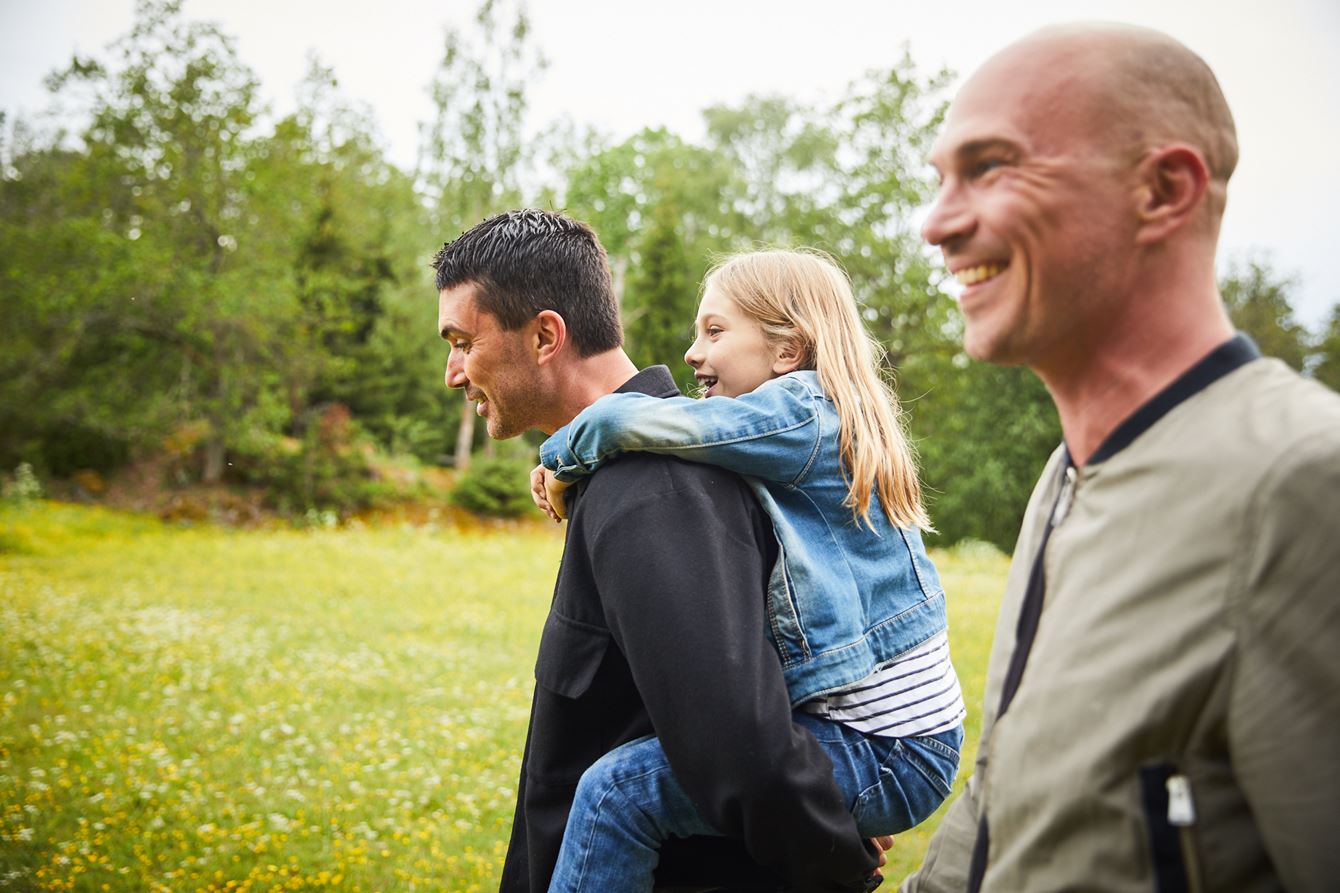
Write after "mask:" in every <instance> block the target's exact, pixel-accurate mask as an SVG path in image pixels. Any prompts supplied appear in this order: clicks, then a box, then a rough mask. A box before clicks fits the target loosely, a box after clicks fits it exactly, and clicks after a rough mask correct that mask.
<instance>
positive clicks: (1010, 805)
mask: <svg viewBox="0 0 1340 893" xmlns="http://www.w3.org/2000/svg"><path fill="white" fill-rule="evenodd" d="M1236 341H1237V342H1243V341H1244V339H1242V338H1241V337H1240V338H1239V339H1236ZM1233 343H1234V342H1230V344H1233ZM1245 343H1246V344H1247V345H1248V346H1249V347H1250V342H1245ZM1253 350H1254V348H1253ZM1174 387H1176V385H1174ZM1128 433H1129V432H1128ZM1101 453H1102V450H1101V449H1100V451H1099V454H1100V455H1101ZM1067 464H1068V460H1067V459H1066V455H1065V451H1064V449H1063V448H1062V449H1058V450H1057V452H1056V454H1054V455H1053V456H1052V458H1051V461H1050V462H1049V463H1048V465H1047V468H1046V470H1045V471H1044V472H1043V475H1042V478H1041V480H1040V481H1039V483H1038V485H1037V488H1036V489H1035V490H1034V493H1033V496H1032V499H1031V500H1030V502H1029V506H1028V511H1027V514H1026V515H1025V518H1024V523H1023V528H1022V531H1021V533H1020V536H1019V542H1018V546H1017V548H1016V551H1015V561H1014V565H1013V567H1012V568H1011V571H1010V576H1009V580H1008V583H1007V586H1006V593H1005V597H1004V601H1003V603H1002V605H1001V613H1000V619H999V621H998V625H997V629H996V638H995V644H994V646H993V649H992V653H991V662H990V667H989V670H988V675H987V683H986V695H985V709H984V716H983V727H982V739H981V744H980V748H979V751H978V757H977V762H976V766H975V771H974V774H973V776H972V778H971V779H970V780H969V782H968V785H967V789H966V791H965V792H964V794H963V795H962V796H960V797H959V798H958V799H957V800H956V801H955V802H954V803H953V804H952V805H951V807H950V809H949V811H948V813H947V814H946V816H945V819H944V821H943V823H942V824H941V826H940V828H939V829H938V830H937V832H936V834H935V835H934V837H933V839H932V841H931V844H930V848H929V851H928V852H927V855H926V859H925V863H924V864H923V866H922V868H921V870H920V872H919V873H918V874H917V875H914V876H913V877H911V878H909V879H908V880H907V881H906V882H905V884H904V887H903V889H904V890H905V891H908V893H939V891H951V890H952V891H963V890H964V889H965V885H966V879H967V873H968V867H969V864H970V861H971V853H972V849H973V844H974V840H975V839H976V835H977V827H978V820H979V816H980V815H981V813H982V811H983V810H985V813H986V817H987V820H988V824H989V827H990V835H989V840H990V847H989V855H988V857H987V860H986V863H985V865H986V872H985V876H984V880H983V884H982V890H984V891H985V890H991V891H1029V893H1034V891H1050V890H1104V891H1128V890H1129V891H1137V890H1138V891H1151V890H1159V891H1168V890H1177V889H1190V890H1224V891H1228V890H1233V891H1256V890H1279V889H1287V890H1294V891H1323V890H1326V891H1335V890H1340V396H1337V395H1336V394H1335V393H1334V392H1331V391H1329V390H1327V389H1326V388H1324V387H1322V386H1321V385H1319V384H1316V383H1314V382H1310V381H1307V380H1305V379H1303V378H1302V377H1301V376H1299V375H1297V374H1296V373H1294V372H1292V371H1291V370H1290V369H1288V367H1286V366H1285V365H1284V364H1282V363H1280V362H1279V361H1277V360H1269V359H1257V360H1255V361H1252V362H1248V363H1246V365H1242V366H1240V367H1238V368H1236V369H1235V370H1234V371H1232V372H1229V373H1228V374H1227V375H1224V376H1223V377H1221V378H1218V379H1217V380H1215V381H1214V382H1213V383H1212V384H1210V385H1208V386H1207V387H1205V388H1204V389H1203V390H1200V391H1198V392H1197V393H1195V394H1194V395H1192V396H1189V397H1187V398H1186V399H1183V400H1181V401H1180V402H1176V403H1175V405H1173V406H1172V408H1171V409H1168V410H1167V411H1166V413H1165V414H1163V415H1162V416H1161V417H1158V418H1157V419H1156V420H1154V421H1153V422H1152V424H1150V425H1149V426H1148V427H1147V428H1144V429H1143V430H1142V431H1140V433H1138V434H1137V436H1136V437H1135V438H1134V440H1132V441H1130V442H1129V444H1128V445H1126V446H1125V447H1124V448H1122V449H1119V451H1117V452H1115V453H1113V454H1111V455H1109V456H1106V457H1103V458H1102V461H1097V462H1090V463H1089V464H1088V465H1086V466H1085V467H1083V468H1082V469H1078V470H1077V471H1078V474H1077V475H1076V478H1075V481H1074V487H1073V498H1072V499H1071V500H1068V501H1069V511H1068V512H1067V513H1065V515H1064V517H1063V519H1061V520H1060V523H1059V525H1058V526H1056V527H1055V529H1054V531H1053V533H1052V535H1051V539H1050V541H1049V543H1048V545H1047V552H1046V555H1045V564H1044V568H1045V573H1046V581H1047V582H1046V597H1045V601H1044V602H1043V608H1042V613H1041V619H1040V622H1039V625H1038V629H1037V634H1036V638H1035V640H1034V645H1033V648H1032V651H1031V653H1030V656H1029V659H1028V662H1027V665H1026V669H1025V671H1024V675H1023V677H1022V682H1021V684H1020V687H1019V689H1018V691H1017V694H1016V695H1015V697H1014V700H1013V701H1012V703H1011V704H1010V706H1009V708H1008V710H1007V711H1006V713H1005V714H1004V715H1003V716H1001V717H1000V718H999V720H997V716H996V713H997V709H996V708H997V705H999V703H1000V698H1001V691H1002V683H1003V678H1004V675H1005V669H1006V667H1007V666H1008V664H1009V661H1010V655H1011V653H1012V651H1013V649H1014V638H1015V624H1016V620H1017V618H1018V615H1019V611H1020V606H1021V600H1022V598H1023V594H1024V591H1025V589H1026V588H1027V584H1028V576H1029V572H1030V569H1031V566H1032V564H1033V559H1034V556H1035V553H1036V551H1037V549H1038V544H1039V542H1041V540H1042V536H1043V532H1044V530H1045V528H1046V525H1047V520H1048V517H1049V516H1050V515H1051V514H1052V511H1053V506H1054V504H1055V503H1056V502H1057V497H1058V495H1059V494H1060V491H1061V489H1062V486H1063V482H1064V479H1065V477H1066V474H1065V469H1066V466H1067Z"/></svg>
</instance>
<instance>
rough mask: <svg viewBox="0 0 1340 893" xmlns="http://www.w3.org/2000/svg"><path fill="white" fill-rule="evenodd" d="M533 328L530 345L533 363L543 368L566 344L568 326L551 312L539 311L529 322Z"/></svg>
mask: <svg viewBox="0 0 1340 893" xmlns="http://www.w3.org/2000/svg"><path fill="white" fill-rule="evenodd" d="M531 325H532V326H533V327H534V330H533V334H532V336H531V338H532V340H531V344H532V346H533V347H534V349H535V362H536V363H537V364H538V365H541V366H543V365H544V364H545V363H548V362H551V361H552V360H553V359H554V357H556V356H558V355H559V354H560V353H561V352H562V351H563V348H564V347H565V346H566V345H567V343H568V324H567V323H566V322H564V321H563V317H561V316H559V315H558V314H557V313H556V312H554V311H553V310H541V311H540V312H539V313H538V314H536V316H535V319H533V320H532V321H531Z"/></svg>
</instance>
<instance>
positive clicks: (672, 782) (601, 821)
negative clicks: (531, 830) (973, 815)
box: [549, 711, 963, 893]
mask: <svg viewBox="0 0 1340 893" xmlns="http://www.w3.org/2000/svg"><path fill="white" fill-rule="evenodd" d="M793 718H794V720H795V722H796V724H797V725H800V726H804V727H805V728H807V729H809V731H810V732H811V733H813V735H814V737H815V738H816V739H818V741H819V744H820V745H821V746H822V747H823V749H824V752H825V753H826V754H828V758H829V759H830V760H832V761H833V773H834V777H835V778H836V779H837V783H838V788H839V789H840V790H841V791H842V794H843V796H844V797H845V798H846V800H847V803H848V804H849V806H850V808H851V812H852V815H853V816H854V817H855V819H856V825H857V828H858V829H859V830H860V833H861V835H862V836H864V837H876V836H879V835H883V834H896V833H898V832H900V831H906V830H907V829H908V828H911V827H912V826H914V825H916V824H918V823H920V822H921V821H923V820H925V819H926V818H927V817H928V816H930V814H931V813H932V812H934V811H935V809H936V807H938V806H939V805H940V804H941V803H943V802H944V800H945V798H947V797H948V796H949V790H950V788H951V787H952V786H953V783H954V775H955V773H956V772H957V770H958V759H959V747H960V746H961V745H962V743H963V727H962V726H961V725H960V726H958V727H957V728H954V729H951V730H950V731H948V732H941V733H939V734H936V735H927V736H925V737H920V738H878V737H875V736H866V735H862V734H861V733H860V732H857V731H855V730H853V729H850V728H848V727H847V726H844V725H842V724H841V723H837V722H833V721H831V720H826V719H822V718H820V717H817V716H813V715H811V714H808V713H803V712H800V711H797V712H795V713H794V714H793ZM695 834H707V835H713V836H720V835H721V832H719V831H717V830H716V829H714V828H712V827H711V826H710V825H708V824H707V823H706V822H705V821H703V820H702V818H700V817H699V816H698V812H697V810H696V809H694V807H693V803H692V802H690V800H689V797H688V795H687V794H685V793H684V789H683V788H681V787H680V786H679V782H678V781H677V780H676V779H675V774H674V772H673V771H671V769H670V764H669V762H668V761H667V760H666V758H665V751H664V750H662V749H661V742H660V741H659V740H658V739H656V738H640V739H638V740H636V741H630V742H629V743H627V744H625V745H623V746H621V747H617V748H615V749H614V750H612V751H610V752H609V753H607V754H605V755H604V756H603V757H601V758H600V759H599V760H597V761H596V762H595V763H594V764H593V765H592V766H591V767H590V768H589V769H587V770H586V772H585V773H584V774H583V775H582V779H581V781H580V782H579V783H578V785H577V793H576V795H575V798H574V800H573V804H572V812H571V813H570V814H569V815H568V824H567V828H566V829H565V830H564V833H563V846H562V848H561V849H560V850H559V854H558V865H557V866H556V867H555V869H554V877H553V880H552V881H551V882H550V884H549V893H578V891H583V893H596V891H601V893H604V891H609V890H619V891H621V893H624V891H629V893H632V891H650V890H651V889H652V875H653V872H654V871H655V868H656V863H657V860H658V859H659V857H660V846H661V842H662V841H663V840H666V839H667V838H669V837H672V836H673V837H689V836H692V835H695Z"/></svg>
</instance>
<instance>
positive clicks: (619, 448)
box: [540, 376, 824, 484]
mask: <svg viewBox="0 0 1340 893" xmlns="http://www.w3.org/2000/svg"><path fill="white" fill-rule="evenodd" d="M822 399H824V398H823V397H822V396H818V395H815V394H812V393H811V392H810V391H809V389H807V388H806V386H805V384H804V382H802V381H799V380H797V379H796V378H794V377H791V376H783V377H781V378H775V379H773V380H772V381H768V382H765V383H764V384H762V385H760V386H759V387H758V388H757V389H755V390H754V391H752V392H751V393H748V394H743V395H741V396H739V397H734V398H730V397H709V398H707V399H706V400H692V399H690V398H688V397H668V398H662V397H652V396H649V395H646V394H610V395H608V396H605V397H601V398H600V399H599V400H597V401H596V402H595V403H593V404H591V405H590V406H588V407H587V408H586V409H584V410H582V412H581V413H580V414H579V415H578V416H577V417H576V418H575V419H573V420H572V421H571V422H570V423H569V424H567V425H565V426H564V427H562V428H560V429H559V430H558V431H556V432H554V434H553V436H551V437H550V438H549V439H548V440H546V441H545V442H544V445H543V446H541V447H540V462H541V464H543V465H544V466H545V467H546V468H548V469H550V470H551V471H553V472H555V474H556V475H557V476H558V478H559V479H560V480H563V481H574V480H577V479H578V478H581V477H583V476H585V475H588V474H591V473H592V472H594V471H595V470H596V469H597V468H599V467H600V466H601V465H602V464H603V463H604V462H605V461H607V460H609V459H611V458H613V457H615V456H617V455H619V454H620V453H626V452H635V451H647V452H652V453H661V454H663V455H670V456H676V457H678V458H680V459H687V460H688V461H690V462H701V463H703V464H706V465H716V466H719V467H721V468H725V469H728V470H730V471H734V472H736V473H738V474H746V475H750V476H752V477H757V478H762V479H764V480H769V481H775V482H778V483H784V484H789V483H794V482H795V481H796V480H797V479H799V478H800V477H801V476H803V475H804V473H805V471H806V470H807V469H808V468H809V465H810V462H811V461H812V460H813V458H814V453H815V451H816V450H817V449H818V445H819V440H820V435H821V432H820V430H819V429H820V421H821V420H820V416H819V411H818V407H817V405H816V402H815V401H817V400H822Z"/></svg>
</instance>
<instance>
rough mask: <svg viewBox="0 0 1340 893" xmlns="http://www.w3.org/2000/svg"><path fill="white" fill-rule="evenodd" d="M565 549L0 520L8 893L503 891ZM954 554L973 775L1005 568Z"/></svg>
mask: <svg viewBox="0 0 1340 893" xmlns="http://www.w3.org/2000/svg"><path fill="white" fill-rule="evenodd" d="M561 550H562V540H561V537H560V535H559V534H558V532H557V531H555V530H554V529H550V528H548V527H545V526H543V525H538V524H537V525H533V526H532V525H518V526H511V527H506V528H497V529H485V530H471V531H462V530H457V529H434V528H432V527H408V526H399V527H380V528H363V529H341V530H321V531H298V530H287V529H285V530H262V531H246V532H243V531H231V530H225V529H220V528H214V527H196V528H178V527H172V526H166V525H163V524H161V523H159V522H158V521H156V520H150V519H146V518H141V517H136V516H130V515H121V514H114V513H111V512H106V511H102V510H98V509H89V508H80V507H73V506H66V505H59V504H53V503H29V504H27V505H26V506H23V507H13V506H3V507H0V890H44V891H64V890H79V891H102V890H110V891H120V890H172V891H197V890H310V889H325V888H335V889H339V890H348V891H378V890H381V891H391V890H416V889H417V890H446V891H453V893H455V891H460V893H465V891H472V890H492V889H494V888H495V887H496V883H497V876H498V870H499V867H500V865H501V862H502V857H503V852H504V849H505V845H506V835H507V830H508V827H509V825H510V822H511V817H512V804H513V795H514V790H515V784H516V776H517V772H518V769H519V765H520V750H521V746H522V742H523V740H524V735H525V728H526V718H527V714H528V710H529V705H530V691H531V686H532V680H533V677H532V666H533V662H534V655H535V646H536V643H537V640H538V636H539V631H540V627H541V625H542V622H543V619H544V613H545V610H546V608H547V606H548V602H549V597H550V593H551V587H552V582H553V575H554V571H555V569H556V567H557V563H558V559H559V555H560V553H561ZM936 558H937V562H938V564H939V566H940V569H941V572H942V574H943V576H944V578H945V583H946V588H947V589H948V590H949V592H950V594H951V598H950V611H951V636H952V639H953V649H954V657H955V663H956V665H957V667H958V670H959V673H960V676H961V677H962V679H963V682H964V686H965V689H966V694H967V697H968V701H969V729H968V740H969V742H970V743H969V750H968V752H967V753H965V755H964V759H965V765H971V762H970V761H971V748H972V745H973V744H975V742H976V738H977V721H978V715H979V702H980V692H981V688H982V684H983V675H984V673H985V665H986V657H987V648H988V646H989V642H990V637H991V632H992V629H993V626H994V619H995V609H996V603H997V599H998V597H999V592H1000V589H1001V586H1002V583H1003V577H1004V572H1005V566H1006V565H1005V560H1004V559H1002V558H1000V557H999V556H996V555H991V554H981V553H980V552H973V551H971V550H964V551H959V552H956V553H952V554H939V555H937V556H936ZM929 830H930V825H929V824H928V825H923V826H922V828H920V829H917V830H915V831H913V832H909V833H908V834H905V835H902V836H901V837H900V838H899V840H898V842H897V845H896V847H895V849H894V850H893V851H892V852H891V853H890V863H891V864H890V868H889V870H888V871H887V872H886V873H887V874H888V876H889V877H891V878H897V877H901V875H902V874H905V873H906V872H907V871H909V870H911V868H913V867H915V865H916V864H917V862H918V861H919V858H920V854H921V852H922V850H923V849H924V848H925V845H926V840H927V838H928V836H929ZM887 886H890V887H891V886H892V883H890V884H888V885H887Z"/></svg>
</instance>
